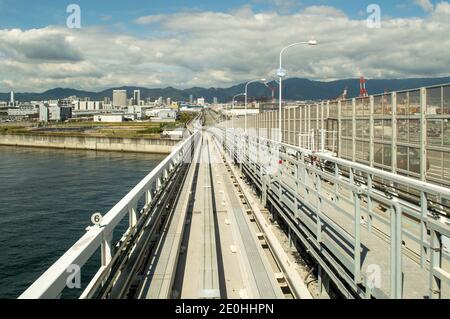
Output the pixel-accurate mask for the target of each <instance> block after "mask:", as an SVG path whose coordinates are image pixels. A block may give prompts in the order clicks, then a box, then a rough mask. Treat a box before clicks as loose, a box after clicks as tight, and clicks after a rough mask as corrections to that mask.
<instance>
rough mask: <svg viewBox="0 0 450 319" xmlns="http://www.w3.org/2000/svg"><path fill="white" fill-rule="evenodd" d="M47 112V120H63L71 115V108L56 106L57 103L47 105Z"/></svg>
mask: <svg viewBox="0 0 450 319" xmlns="http://www.w3.org/2000/svg"><path fill="white" fill-rule="evenodd" d="M48 114H49V120H51V121H65V120H67V119H70V118H71V117H72V108H71V107H69V106H58V105H57V106H49V107H48ZM39 118H40V116H39Z"/></svg>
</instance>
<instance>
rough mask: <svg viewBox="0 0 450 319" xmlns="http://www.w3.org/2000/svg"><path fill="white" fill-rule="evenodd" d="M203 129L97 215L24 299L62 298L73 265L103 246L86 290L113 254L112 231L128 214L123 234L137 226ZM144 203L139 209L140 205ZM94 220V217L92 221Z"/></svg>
mask: <svg viewBox="0 0 450 319" xmlns="http://www.w3.org/2000/svg"><path fill="white" fill-rule="evenodd" d="M200 135H201V133H200V132H198V131H196V132H195V133H194V134H193V135H191V136H190V137H189V138H187V139H186V140H184V141H183V142H181V143H180V144H179V145H178V146H177V147H176V148H175V149H174V150H173V151H172V153H171V154H170V155H169V156H167V157H166V158H165V159H164V160H163V161H162V162H161V163H160V164H159V165H158V166H157V167H156V168H155V169H153V170H152V171H151V172H150V173H149V174H148V175H147V176H146V177H145V178H144V179H142V180H141V181H140V182H139V183H138V184H137V185H136V186H135V187H134V188H133V189H132V190H131V191H130V192H129V193H128V194H127V195H126V196H125V197H124V198H122V199H121V200H120V201H119V202H118V203H117V204H116V205H115V206H114V207H113V208H112V209H111V210H110V211H109V212H108V213H106V214H105V216H103V218H101V217H100V216H96V218H97V221H98V223H97V225H94V226H90V227H88V228H87V232H86V234H84V235H83V236H82V237H81V238H80V239H79V240H78V241H77V242H76V243H75V244H74V245H73V246H72V247H71V248H70V249H69V250H67V252H66V253H65V254H64V255H63V256H61V257H60V258H59V259H58V260H57V261H56V262H55V263H54V264H53V265H52V266H51V267H50V268H48V269H47V271H45V272H44V274H42V275H41V276H40V277H39V278H38V279H37V280H36V281H35V282H34V283H33V284H32V285H31V286H30V287H29V288H28V289H27V290H26V291H25V292H24V293H22V295H20V296H19V298H21V299H37V298H59V297H60V296H61V293H62V292H63V290H64V289H65V288H66V285H67V281H68V279H70V278H71V276H72V275H73V269H77V268H78V269H79V268H81V267H82V266H83V265H85V264H86V262H87V261H88V260H89V259H90V258H91V257H92V255H93V254H94V253H95V252H96V251H97V250H98V249H99V248H100V250H101V265H100V268H99V270H98V271H97V273H96V274H95V275H94V277H93V278H92V280H91V282H90V284H89V285H88V286H87V288H86V289H85V291H88V290H89V289H90V288H91V286H92V285H93V283H95V282H96V279H97V278H98V277H99V276H100V274H101V273H102V272H103V270H104V269H105V268H106V267H107V266H108V264H109V263H110V262H111V260H112V256H113V247H114V243H113V242H112V240H113V232H114V230H115V229H116V227H117V226H118V225H119V223H120V222H121V221H122V220H123V219H124V218H125V217H126V216H127V215H128V217H129V227H128V229H127V231H126V233H125V234H124V236H125V235H126V234H127V233H128V232H130V231H131V230H132V229H133V227H135V226H136V224H137V223H138V220H139V218H140V216H141V214H142V213H143V212H144V211H145V210H146V209H147V208H148V207H149V206H151V205H153V204H154V203H155V202H156V201H157V196H155V195H157V194H158V192H159V190H161V189H163V188H164V184H165V183H166V181H167V180H168V179H169V177H170V176H171V174H173V173H174V172H175V169H176V167H177V166H178V165H180V164H182V163H189V162H190V161H191V155H192V154H193V153H192V151H193V146H194V143H195V142H196V141H197V140H198V138H199V137H200ZM139 204H143V207H142V208H140V209H139V207H138V205H139ZM93 222H94V221H93Z"/></svg>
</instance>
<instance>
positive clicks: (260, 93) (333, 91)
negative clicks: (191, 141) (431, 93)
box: [0, 77, 450, 102]
mask: <svg viewBox="0 0 450 319" xmlns="http://www.w3.org/2000/svg"><path fill="white" fill-rule="evenodd" d="M444 83H450V77H445V78H415V79H394V80H387V79H378V80H368V81H367V90H368V92H369V94H378V93H383V92H384V91H385V90H386V91H388V92H390V91H399V90H405V89H413V88H419V87H423V86H430V85H437V84H444ZM268 85H269V86H270V87H273V88H275V97H278V89H277V88H278V85H277V83H276V82H274V81H272V82H270V83H269V84H268ZM244 88H245V83H241V84H238V85H235V86H232V87H229V88H208V89H207V88H200V87H193V88H190V89H176V88H173V87H167V88H159V89H158V88H157V89H149V88H143V87H131V86H125V87H118V88H110V89H107V90H104V91H101V92H89V91H80V90H75V89H68V88H55V89H51V90H48V91H45V92H43V93H15V98H16V100H18V101H36V100H37V101H39V100H56V99H62V98H65V97H68V96H72V95H76V96H78V97H81V98H83V97H89V98H90V99H91V100H101V99H103V98H104V97H110V98H112V92H113V90H116V89H122V90H127V92H128V97H131V96H132V95H133V90H141V99H146V98H150V99H151V100H156V99H158V98H159V97H160V96H162V97H163V98H164V99H165V98H168V97H170V98H172V99H173V100H177V101H180V100H185V101H189V96H190V95H191V94H192V96H193V97H194V99H195V98H199V97H204V98H205V99H206V101H207V102H212V101H213V98H214V97H217V99H218V101H219V102H227V101H230V100H231V99H232V97H233V96H234V95H236V94H239V93H242V92H244ZM345 88H347V89H348V97H355V96H358V95H359V79H345V80H337V81H330V82H321V81H311V80H307V79H301V78H291V79H287V80H285V81H284V82H283V91H284V92H283V96H284V97H285V98H286V99H289V100H320V99H335V98H336V97H338V96H339V95H341V94H342V92H343V91H344V89H345ZM248 93H249V98H267V99H270V97H271V94H272V93H271V91H270V90H269V89H268V88H267V87H266V86H264V85H263V84H261V83H254V84H252V85H250V86H249V92H248ZM0 100H3V101H9V93H0Z"/></svg>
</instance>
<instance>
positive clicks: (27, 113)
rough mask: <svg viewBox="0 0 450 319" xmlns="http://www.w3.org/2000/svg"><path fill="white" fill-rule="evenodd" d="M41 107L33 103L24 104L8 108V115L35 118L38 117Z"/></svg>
mask: <svg viewBox="0 0 450 319" xmlns="http://www.w3.org/2000/svg"><path fill="white" fill-rule="evenodd" d="M38 114H39V108H38V107H36V106H34V105H33V104H22V105H20V106H19V107H15V108H10V109H8V116H13V117H19V118H25V117H27V118H33V117H38Z"/></svg>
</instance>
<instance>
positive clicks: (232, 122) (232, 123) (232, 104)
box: [231, 93, 246, 130]
mask: <svg viewBox="0 0 450 319" xmlns="http://www.w3.org/2000/svg"><path fill="white" fill-rule="evenodd" d="M241 95H246V93H239V94H236V95H235V96H233V99H232V101H231V109H233V106H234V100H235V99H236V98H237V97H238V96H241ZM231 128H232V129H233V130H234V121H233V113H231Z"/></svg>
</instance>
